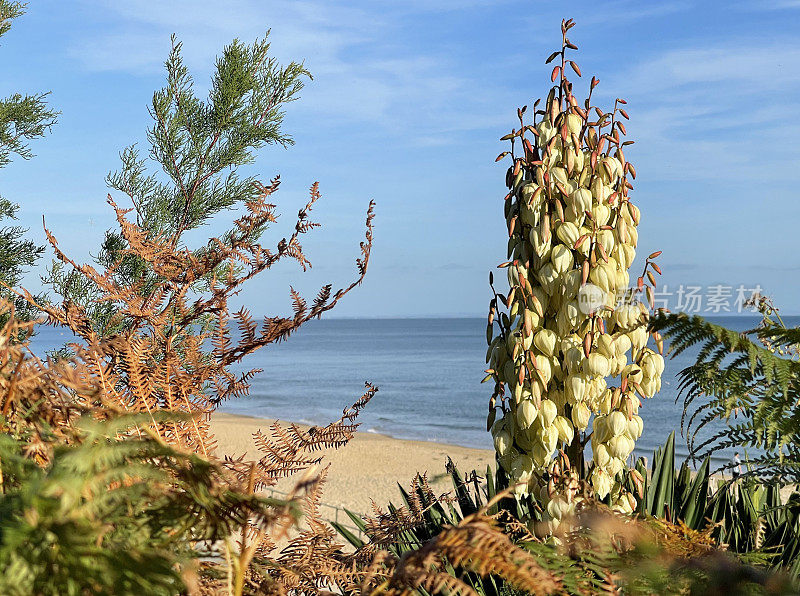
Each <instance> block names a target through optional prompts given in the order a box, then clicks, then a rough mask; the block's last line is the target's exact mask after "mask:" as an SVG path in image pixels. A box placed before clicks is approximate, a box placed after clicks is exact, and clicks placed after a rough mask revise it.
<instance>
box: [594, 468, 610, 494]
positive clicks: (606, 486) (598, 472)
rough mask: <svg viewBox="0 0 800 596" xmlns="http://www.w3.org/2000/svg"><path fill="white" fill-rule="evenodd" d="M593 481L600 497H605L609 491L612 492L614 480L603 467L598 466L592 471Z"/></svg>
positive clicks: (595, 490)
mask: <svg viewBox="0 0 800 596" xmlns="http://www.w3.org/2000/svg"><path fill="white" fill-rule="evenodd" d="M591 482H592V487H593V488H594V492H596V493H597V496H598V497H599V498H600V499H605V498H606V496H607V495H608V493H609V492H611V487H612V485H613V482H612V480H611V477H610V476H609V475H608V474H607V473H606V472H605V470H603V469H602V468H597V467H596V468H595V469H594V470H593V471H592V476H591Z"/></svg>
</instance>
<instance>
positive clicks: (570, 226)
mask: <svg viewBox="0 0 800 596" xmlns="http://www.w3.org/2000/svg"><path fill="white" fill-rule="evenodd" d="M575 192H579V191H575ZM556 236H557V237H558V239H559V240H561V242H563V243H564V245H566V246H568V247H570V248H572V247H573V246H575V243H576V242H577V241H578V238H579V237H580V234H579V233H578V226H576V225H575V224H574V223H572V222H570V221H565V222H564V223H562V224H561V225H560V226H558V229H556Z"/></svg>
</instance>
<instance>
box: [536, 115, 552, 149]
mask: <svg viewBox="0 0 800 596" xmlns="http://www.w3.org/2000/svg"><path fill="white" fill-rule="evenodd" d="M536 132H538V133H539V135H538V136H537V137H536V144H537V145H539V148H540V149H543V148H544V146H545V145H547V143H549V142H550V139H552V138H553V137H554V136H556V129H555V127H554V126H553V125H552V124H550V121H549V120H548V119H547V118H545V119H544V120H542V121H541V122H539V124H537V125H536Z"/></svg>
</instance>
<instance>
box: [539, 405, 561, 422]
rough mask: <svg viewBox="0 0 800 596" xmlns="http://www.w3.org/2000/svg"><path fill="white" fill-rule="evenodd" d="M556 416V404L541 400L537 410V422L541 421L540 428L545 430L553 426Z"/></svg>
mask: <svg viewBox="0 0 800 596" xmlns="http://www.w3.org/2000/svg"><path fill="white" fill-rule="evenodd" d="M557 415H558V408H556V404H554V403H553V402H552V401H551V400H549V399H544V400H542V405H541V407H540V408H539V420H540V421H541V423H542V426H543V427H544V428H547V427H548V426H550V425H551V424H553V420H555V419H556V416H557Z"/></svg>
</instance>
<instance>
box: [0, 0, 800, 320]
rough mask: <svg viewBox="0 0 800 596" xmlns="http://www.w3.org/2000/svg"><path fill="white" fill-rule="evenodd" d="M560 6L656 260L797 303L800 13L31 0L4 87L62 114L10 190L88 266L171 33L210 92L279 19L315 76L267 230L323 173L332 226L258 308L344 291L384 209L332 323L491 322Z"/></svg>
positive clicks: (285, 45) (38, 231) (689, 6)
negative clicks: (520, 153)
mask: <svg viewBox="0 0 800 596" xmlns="http://www.w3.org/2000/svg"><path fill="white" fill-rule="evenodd" d="M562 17H572V18H574V19H575V20H576V21H577V27H576V28H575V29H574V30H573V32H572V35H571V37H572V39H573V41H575V42H576V43H577V44H578V46H579V47H580V52H579V53H578V54H577V58H576V60H577V62H578V63H579V64H580V66H581V68H582V70H583V74H584V79H583V83H580V82H579V83H578V84H577V86H579V87H580V85H586V84H588V79H589V78H590V77H591V75H592V74H594V75H596V76H598V78H599V79H600V81H601V84H600V87H598V89H597V90H596V97H598V98H599V99H600V103H601V105H602V104H603V103H605V105H608V104H609V102H613V98H614V97H625V98H627V99H628V102H629V105H628V107H629V110H628V112H629V114H630V116H631V122H630V125H629V126H628V134H629V138H633V139H635V140H636V144H635V145H634V146H633V147H631V148H630V151H628V152H626V156H628V158H629V160H631V161H633V162H634V163H635V164H636V169H637V173H638V177H637V181H636V185H635V190H634V192H633V194H632V197H633V199H634V201H635V202H636V203H637V204H638V205H639V207H640V208H641V210H642V214H643V221H642V225H641V227H640V234H639V239H640V240H639V241H640V244H639V247H640V248H639V254H640V255H642V256H644V255H646V254H648V253H650V252H652V251H655V250H663V255H662V257H661V265H662V268H663V269H664V272H665V276H664V280H665V282H666V283H667V284H668V286H671V288H672V289H675V288H676V287H677V285H678V284H684V285H703V286H708V285H713V284H724V285H729V286H738V285H739V284H744V285H745V286H748V287H752V286H755V285H756V284H760V285H761V286H762V287H763V288H764V289H765V290H766V292H767V293H768V294H770V295H772V296H773V297H774V298H775V300H776V302H777V303H778V305H779V306H781V307H783V309H784V311H785V312H787V313H800V292H799V291H798V290H800V281H799V280H798V279H799V278H798V272H800V257H798V251H797V239H798V236H800V230H798V224H800V201H798V192H797V182H796V178H795V176H796V175H797V172H798V171H799V170H800V144H798V142H797V139H798V138H800V124H799V123H798V120H797V118H796V114H798V109H800V35H798V33H797V31H798V30H800V1H787V0H775V1H764V2H736V1H726V2H709V1H705V2H673V1H664V2H629V1H614V2H602V1H593V2H560V3H556V2H537V1H527V2H512V1H508V2H503V1H495V2H489V1H480V0H462V1H459V2H456V1H451V0H441V1H421V0H420V1H417V0H414V1H405V2H404V1H400V0H395V1H383V0H371V1H369V2H335V1H330V0H320V1H315V0H310V1H300V2H290V1H287V0H284V1H283V2H271V1H258V0H253V1H245V0H240V1H235V2H221V3H218V2H206V1H199V0H195V1H172V2H146V1H143V0H141V1H139V0H134V1H111V0H107V1H101V0H91V1H90V0H79V1H37V0H32V1H31V2H30V6H29V10H28V13H27V14H26V15H25V16H24V17H22V18H21V19H19V20H18V21H17V22H16V23H15V25H14V28H13V29H12V30H11V32H10V33H9V34H8V35H6V36H5V37H4V38H3V41H2V46H0V56H2V58H1V60H2V62H0V63H1V64H2V67H1V69H0V72H2V76H0V96H6V95H9V94H11V93H13V92H16V91H24V92H35V91H46V90H50V91H52V95H51V99H50V101H51V104H52V105H53V106H54V107H55V108H57V109H59V110H61V111H62V115H61V118H60V122H59V124H58V125H57V126H56V127H55V128H54V129H53V131H52V134H51V135H50V136H49V137H48V138H46V139H44V140H41V141H37V142H36V143H35V144H34V146H33V149H34V152H35V153H36V157H35V158H34V159H33V160H31V161H29V162H23V161H21V160H17V161H15V162H13V163H12V164H11V165H10V166H8V167H7V168H5V169H3V170H2V171H0V193H2V195H3V196H4V197H6V198H8V199H11V200H13V201H15V202H18V203H20V204H21V213H20V219H21V221H22V224H23V225H25V226H27V227H29V228H31V230H30V235H31V237H33V238H35V239H37V240H40V241H41V240H43V233H42V225H41V217H42V215H45V217H46V219H47V224H48V227H50V229H52V231H53V232H54V233H55V234H56V236H57V237H58V238H59V240H60V242H61V245H62V247H64V248H65V249H66V250H67V252H68V253H69V254H71V255H73V256H75V257H76V258H78V259H84V260H85V259H87V258H88V254H89V253H90V252H96V249H97V246H98V243H99V241H100V239H101V237H102V234H103V230H104V229H106V228H108V227H111V226H112V218H111V214H110V210H109V208H108V206H107V205H106V203H105V196H106V192H107V190H106V188H105V183H104V178H105V175H106V173H107V172H108V171H110V170H113V169H115V168H116V167H117V164H118V153H119V151H120V150H121V149H122V148H124V147H125V146H127V145H129V144H131V143H133V142H138V143H140V144H144V143H145V138H144V132H145V130H146V127H147V126H149V124H150V122H149V119H148V116H147V111H146V106H147V104H148V102H149V100H150V99H151V97H152V93H153V91H154V90H155V89H157V88H159V87H160V86H161V85H162V83H163V67H162V63H163V60H164V59H165V57H166V55H167V52H168V50H169V37H170V34H171V33H173V32H174V33H176V34H177V35H178V37H179V38H180V39H181V40H182V41H183V42H184V55H185V58H186V61H187V63H188V65H189V66H190V68H191V70H192V72H193V74H194V76H195V80H196V81H197V84H198V88H200V89H202V88H203V87H204V85H205V82H206V81H207V80H208V76H209V73H210V70H211V68H212V67H213V63H214V57H215V56H216V55H217V54H218V53H219V51H220V50H221V49H222V47H223V46H224V45H225V44H226V43H228V42H230V41H231V40H232V39H233V38H235V37H238V38H240V39H242V40H244V41H252V40H253V39H254V38H256V37H257V36H260V35H263V33H264V32H265V31H266V29H268V28H271V29H272V35H271V39H272V49H273V54H274V55H275V56H276V57H277V58H279V59H280V60H282V61H289V60H293V59H294V60H304V61H305V64H306V66H307V67H308V68H309V70H311V72H312V73H313V75H314V80H313V81H312V82H310V83H309V84H308V86H307V87H306V89H305V90H304V92H303V94H302V95H303V97H302V99H301V100H300V101H299V102H296V103H294V104H292V105H290V106H289V109H288V113H287V117H286V121H285V129H286V131H288V132H290V133H291V134H292V135H293V136H294V138H295V140H296V145H295V146H294V147H292V148H290V149H288V150H282V149H278V148H267V149H265V150H264V151H262V152H261V154H260V156H259V160H258V162H257V164H256V167H255V171H256V172H259V173H260V174H261V175H262V176H263V177H264V178H270V177H272V176H273V175H275V174H278V173H279V174H281V178H282V180H283V186H282V188H281V190H280V192H279V195H277V197H276V198H277V200H278V204H279V206H280V210H281V212H282V213H283V218H282V219H281V221H280V222H279V224H278V225H277V226H276V227H275V229H274V232H273V236H271V238H274V240H275V241H277V240H278V239H279V238H280V237H281V236H282V235H283V234H284V233H285V232H288V230H289V229H290V228H291V226H292V223H293V220H292V217H293V215H294V214H295V213H296V211H297V208H298V206H299V205H301V203H302V202H304V201H305V199H306V193H307V189H308V187H309V186H310V185H311V183H312V182H314V181H315V180H319V182H320V185H321V190H322V192H323V201H322V202H321V203H320V204H319V208H318V209H317V210H316V216H317V219H318V221H321V222H322V223H323V224H324V227H323V228H322V229H321V230H317V231H315V233H314V234H313V237H310V238H308V240H307V242H306V248H307V253H308V254H309V256H310V257H311V259H312V261H313V262H314V269H313V270H312V271H311V272H310V273H309V274H305V275H303V274H302V273H301V272H299V271H298V270H297V269H296V268H295V267H291V266H288V265H287V266H286V267H280V268H277V269H275V270H273V271H271V272H267V273H266V274H264V275H263V276H262V278H261V279H258V280H256V281H255V282H254V283H253V284H252V286H251V287H250V288H249V289H248V290H247V291H246V292H244V293H243V295H242V300H243V302H245V303H246V304H248V306H249V307H250V308H251V310H252V311H254V312H256V313H266V312H271V313H275V312H283V311H286V310H288V308H289V301H288V294H287V288H288V284H289V283H293V284H294V285H295V286H296V287H298V288H300V289H302V290H305V291H307V292H309V293H313V292H314V291H315V289H316V287H317V286H319V285H321V284H322V283H325V282H326V281H331V282H333V283H334V284H345V283H349V280H350V278H351V277H352V275H353V272H354V267H353V261H354V259H355V257H356V256H357V254H358V242H359V241H360V240H361V237H362V234H363V228H362V226H363V219H364V212H365V210H366V206H367V203H368V201H369V200H370V199H375V201H376V202H377V214H378V215H377V218H376V241H375V249H374V254H373V260H372V263H371V268H370V272H369V273H368V275H367V280H366V282H365V285H364V286H363V287H362V288H360V289H358V290H357V291H356V292H355V293H354V294H352V295H351V296H350V297H349V299H348V300H347V301H346V302H344V303H342V305H341V307H340V308H338V309H337V314H338V315H339V316H413V315H476V314H483V313H484V312H485V309H486V304H487V300H488V289H487V284H486V280H487V272H488V271H489V270H490V269H491V268H492V267H494V266H495V265H496V264H497V263H498V262H500V261H502V260H503V259H504V257H505V243H506V237H505V225H504V221H503V218H502V197H503V195H504V194H505V192H506V191H505V188H504V184H503V180H504V172H505V167H504V166H500V165H497V164H495V163H494V157H495V156H496V155H497V154H498V153H499V152H500V151H501V150H503V149H504V144H503V143H500V142H499V140H498V139H499V138H500V136H502V135H503V134H505V133H506V132H508V131H509V130H510V129H511V127H512V126H513V125H514V121H515V111H516V108H517V107H518V106H521V105H523V104H527V103H532V100H533V99H534V98H536V97H539V96H542V95H543V94H545V93H546V91H547V88H548V86H549V78H548V77H549V70H550V69H549V67H546V66H545V65H544V58H545V57H546V56H547V55H548V54H549V53H550V51H552V50H554V49H556V48H557V45H558V44H559V41H560V32H559V23H560V20H561V18H562ZM47 258H48V259H49V256H48V257H47ZM640 267H641V265H640V264H638V263H637V264H636V265H635V266H634V270H635V271H638V270H639V269H640ZM37 273H38V272H36V271H35V272H32V274H31V275H30V276H29V279H28V282H27V283H28V285H29V286H30V287H31V288H33V289H35V288H37V280H36V276H37Z"/></svg>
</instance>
